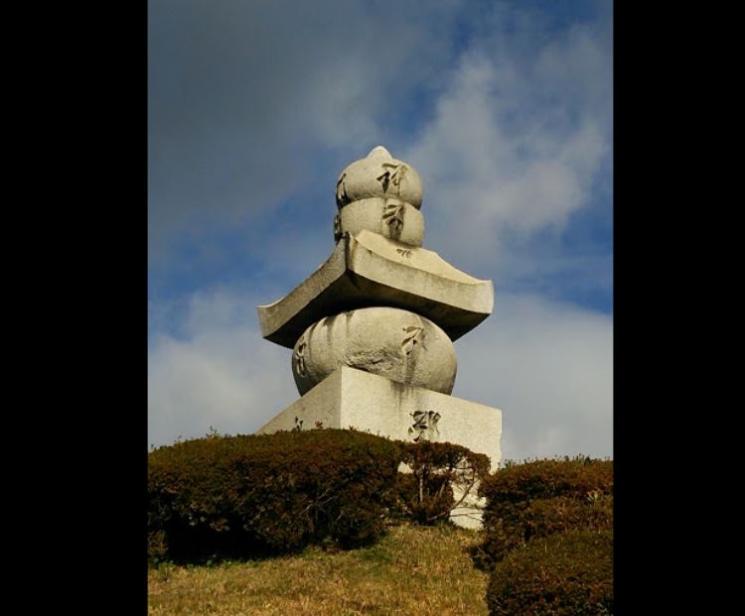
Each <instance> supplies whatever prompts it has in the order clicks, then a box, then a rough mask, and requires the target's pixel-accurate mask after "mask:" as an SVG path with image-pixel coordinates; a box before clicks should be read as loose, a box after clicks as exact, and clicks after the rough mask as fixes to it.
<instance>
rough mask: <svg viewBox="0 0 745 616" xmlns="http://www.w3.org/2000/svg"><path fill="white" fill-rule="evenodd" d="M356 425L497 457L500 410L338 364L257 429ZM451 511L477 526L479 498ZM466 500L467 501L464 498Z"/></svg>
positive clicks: (394, 436) (399, 437) (456, 520)
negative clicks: (465, 448) (448, 444)
mask: <svg viewBox="0 0 745 616" xmlns="http://www.w3.org/2000/svg"><path fill="white" fill-rule="evenodd" d="M318 427H323V428H341V429H352V428H353V429H355V430H361V431H364V432H370V433H372V434H377V435H379V436H385V437H388V438H392V439H395V440H403V441H406V440H408V441H412V440H414V439H416V438H421V439H426V440H430V441H439V442H450V443H454V444H456V445H462V446H463V447H467V448H468V449H470V450H471V451H474V452H476V453H483V454H485V455H486V456H487V457H488V458H489V460H490V461H491V469H492V471H494V470H496V468H497V466H498V464H499V461H500V459H501V455H502V454H501V449H500V441H501V436H502V411H500V410H499V409H496V408H492V407H489V406H485V405H483V404H478V403H476V402H469V401H468V400H462V399H460V398H454V397H453V396H448V395H445V394H441V393H438V392H435V391H431V390H429V389H424V388H422V387H412V386H410V385H403V384H401V383H396V382H395V381H391V380H389V379H387V378H385V377H382V376H378V375H375V374H370V373H368V372H363V371H362V370H356V369H354V368H348V367H346V366H342V367H341V368H339V369H337V370H336V371H335V372H333V373H332V374H331V375H330V376H328V377H327V378H326V379H324V380H323V381H322V382H320V383H319V384H318V385H316V386H315V387H313V389H311V390H310V391H308V392H307V393H306V394H305V395H304V396H303V397H302V398H300V399H299V400H296V401H295V402H293V403H292V404H291V405H290V406H288V407H287V408H286V409H285V410H284V411H282V412H280V413H279V414H278V415H276V416H275V417H274V419H272V420H271V421H269V422H268V423H267V424H265V425H264V426H263V427H262V428H261V429H259V430H258V431H257V434H271V433H273V432H279V431H282V430H298V429H299V430H312V429H314V428H318ZM467 503H468V506H466V507H464V508H461V509H459V510H458V511H455V512H454V514H456V515H455V516H454V517H453V518H452V520H453V522H454V523H456V524H458V525H460V526H466V527H472V528H473V527H478V526H479V525H480V521H479V520H480V515H479V511H478V505H479V503H478V501H477V500H476V499H474V498H470V499H467ZM464 504H465V503H464Z"/></svg>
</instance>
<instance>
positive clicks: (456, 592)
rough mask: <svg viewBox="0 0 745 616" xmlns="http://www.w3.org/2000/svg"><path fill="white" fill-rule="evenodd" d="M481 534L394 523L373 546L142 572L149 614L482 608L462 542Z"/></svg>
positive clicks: (330, 615) (329, 614)
mask: <svg viewBox="0 0 745 616" xmlns="http://www.w3.org/2000/svg"><path fill="white" fill-rule="evenodd" d="M480 540H482V534H481V533H477V532H474V531H467V530H463V529H458V528H453V527H450V526H441V527H421V526H408V525H405V526H397V527H393V528H391V529H390V531H389V533H388V534H387V535H386V536H385V537H383V539H381V541H380V542H378V543H377V544H376V545H374V546H372V547H368V548H361V549H357V550H350V551H333V552H331V551H328V552H327V551H324V550H322V549H321V548H318V547H310V548H307V549H306V550H305V551H303V552H302V553H301V554H298V555H294V556H284V557H278V558H272V559H267V560H258V561H246V562H228V563H222V564H217V565H213V566H188V567H181V566H175V565H172V564H161V565H160V566H159V567H157V568H152V569H151V570H150V571H149V573H148V598H149V601H148V602H149V606H148V614H149V615H150V616H171V615H177V614H178V615H187V614H194V615H197V614H199V615H202V614H213V615H216V616H227V615H230V616H240V615H246V616H249V615H250V616H275V615H276V616H280V615H282V616H285V615H287V614H293V615H295V614H297V615H308V616H310V615H311V614H312V615H314V616H352V615H356V614H379V615H381V616H382V615H384V614H385V615H387V614H401V615H411V614H417V615H421V616H428V615H431V616H435V615H438V616H439V615H447V614H452V615H455V614H458V615H462V614H468V615H469V616H479V615H484V616H485V615H486V613H487V609H486V601H485V592H486V585H487V580H488V576H487V574H485V573H483V572H481V571H478V570H477V569H476V568H474V566H473V563H472V561H471V559H470V557H469V555H468V552H467V548H468V547H469V546H471V545H474V544H476V543H479V541H480Z"/></svg>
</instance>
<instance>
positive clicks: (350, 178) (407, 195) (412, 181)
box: [336, 145, 422, 208]
mask: <svg viewBox="0 0 745 616" xmlns="http://www.w3.org/2000/svg"><path fill="white" fill-rule="evenodd" d="M368 197H383V198H388V197H396V198H398V199H401V200H402V201H406V202H407V203H411V205H413V206H414V207H415V208H420V207H421V205H422V180H421V178H420V177H419V174H418V173H417V172H416V170H415V169H414V168H413V167H412V166H411V165H408V164H407V163H405V162H403V161H400V160H398V159H395V158H393V157H392V156H391V154H390V152H389V151H388V150H386V149H385V148H384V147H383V146H380V145H379V146H377V147H376V148H373V149H372V150H371V151H370V153H369V154H368V155H367V156H366V157H365V158H362V159H360V160H356V161H354V162H353V163H351V164H350V165H348V166H347V167H346V168H345V169H344V170H343V171H342V172H341V174H340V175H339V179H338V180H337V182H336V205H337V206H338V207H340V208H343V207H344V206H345V205H347V204H348V203H352V202H353V201H357V200H358V199H367V198H368Z"/></svg>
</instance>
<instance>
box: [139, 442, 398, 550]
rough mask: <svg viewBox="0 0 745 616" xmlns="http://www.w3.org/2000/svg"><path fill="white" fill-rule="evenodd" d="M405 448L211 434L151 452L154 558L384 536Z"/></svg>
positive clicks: (343, 544) (346, 544)
mask: <svg viewBox="0 0 745 616" xmlns="http://www.w3.org/2000/svg"><path fill="white" fill-rule="evenodd" d="M398 464H399V448H398V445H396V444H395V443H393V442H391V441H389V440H387V439H384V438H381V437H377V436H373V435H370V434H363V433H360V432H354V431H350V430H310V431H305V432H280V433H276V434H272V435H251V436H234V437H224V436H215V435H213V436H210V437H207V438H202V439H195V440H191V441H186V442H182V443H177V444H175V445H172V446H168V447H161V448H159V449H156V450H154V451H153V452H151V453H150V455H149V464H148V492H149V510H148V525H149V538H150V541H149V543H150V548H151V553H150V555H151V558H153V559H156V558H161V559H162V558H164V557H167V558H170V559H172V560H175V561H188V560H203V559H205V558H212V557H222V556H230V557H248V556H255V555H260V554H265V553H272V552H274V553H276V552H287V551H292V550H298V549H301V548H302V547H304V546H306V545H308V544H311V543H327V542H332V543H334V544H337V545H339V546H341V547H351V546H354V545H361V544H365V543H369V542H371V541H374V540H375V539H376V538H377V537H378V536H380V535H381V534H382V532H383V531H384V518H385V515H386V513H387V509H388V507H390V506H391V505H392V504H393V498H394V496H395V495H394V490H395V486H396V478H397V467H398Z"/></svg>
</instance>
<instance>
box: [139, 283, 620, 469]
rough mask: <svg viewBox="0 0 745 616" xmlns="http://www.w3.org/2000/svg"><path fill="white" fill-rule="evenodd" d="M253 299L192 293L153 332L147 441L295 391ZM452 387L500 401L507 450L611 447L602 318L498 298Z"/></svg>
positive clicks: (600, 450)
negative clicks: (179, 315) (264, 335)
mask: <svg viewBox="0 0 745 616" xmlns="http://www.w3.org/2000/svg"><path fill="white" fill-rule="evenodd" d="M255 305H256V303H255V298H254V297H251V296H246V295H237V294H234V293H231V292H230V291H229V290H218V291H214V292H211V293H199V294H196V295H195V296H193V297H192V299H191V302H190V303H189V307H188V309H187V310H186V313H185V314H184V315H183V320H184V323H185V326H184V328H183V331H184V334H183V335H182V336H180V337H179V338H176V337H174V336H171V335H165V334H161V335H158V336H156V337H155V338H154V341H153V344H152V346H151V350H150V357H149V395H148V402H149V426H150V435H149V439H150V442H151V443H154V444H164V443H169V442H172V441H173V440H175V439H176V438H177V437H178V436H179V435H182V436H183V437H184V438H187V437H196V436H203V435H204V434H206V432H207V430H208V428H209V426H213V427H214V428H216V429H217V430H218V431H219V432H222V433H229V434H235V433H251V432H254V431H255V430H256V429H258V428H259V427H260V426H261V425H263V424H264V423H265V422H266V421H268V420H269V419H271V418H272V417H273V416H274V415H275V414H276V413H278V412H279V411H280V410H282V409H283V408H285V407H286V406H287V405H288V404H290V403H291V402H292V401H293V400H295V399H296V398H297V397H298V394H297V390H296V388H295V384H294V382H293V379H292V375H291V370H290V352H289V350H288V349H285V348H283V347H279V346H277V345H275V344H272V343H270V342H267V341H264V340H262V339H261V335H260V333H259V331H258V328H257V327H256V325H255V321H254V314H255V313H254V310H255ZM456 351H457V354H458V363H459V367H458V378H457V380H456V388H455V391H454V392H453V394H454V395H456V396H458V397H462V398H465V399H469V400H473V401H476V402H481V403H483V404H487V405H490V406H496V407H498V408H501V409H502V410H503V413H504V415H503V423H504V436H503V440H502V447H503V451H504V456H505V457H506V458H524V457H528V456H550V455H564V454H567V455H572V454H575V453H580V452H581V453H585V454H587V455H598V456H606V455H611V454H612V439H611V434H612V432H611V418H612V327H611V320H610V318H609V317H606V316H602V315H598V314H595V313H592V312H590V311H586V310H582V309H578V308H576V307H573V306H569V305H565V304H559V303H553V302H547V301H545V300H542V299H540V298H538V297H533V296H498V297H497V298H496V302H495V312H494V314H493V315H492V317H491V318H490V319H488V320H487V321H485V322H484V323H483V324H482V325H481V326H480V328H479V329H478V330H477V332H474V333H472V334H470V335H467V336H465V337H464V338H463V339H461V340H459V341H458V342H457V343H456Z"/></svg>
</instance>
